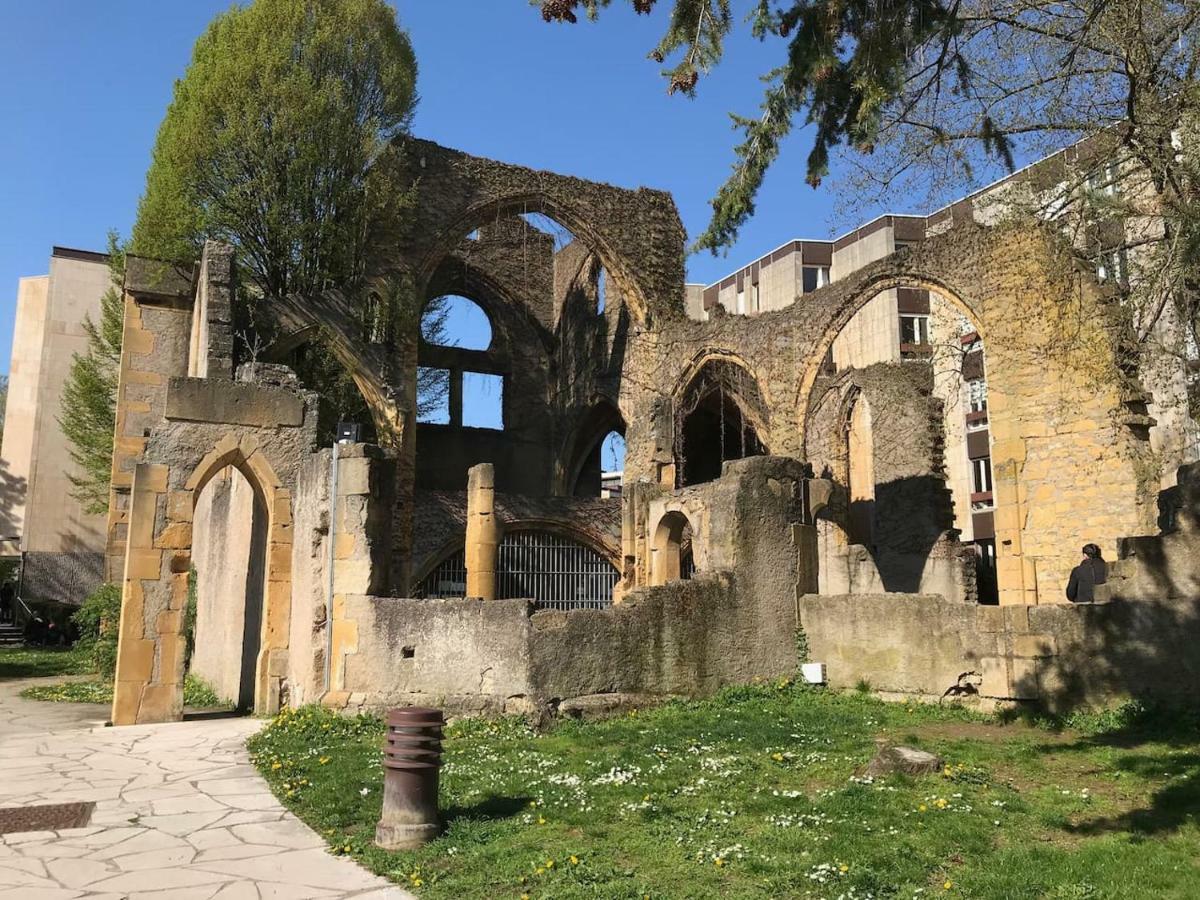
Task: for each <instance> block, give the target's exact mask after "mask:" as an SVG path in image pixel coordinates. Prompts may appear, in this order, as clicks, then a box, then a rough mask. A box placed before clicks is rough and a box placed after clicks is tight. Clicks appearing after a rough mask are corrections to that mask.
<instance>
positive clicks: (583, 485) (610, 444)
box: [574, 428, 625, 499]
mask: <svg viewBox="0 0 1200 900" xmlns="http://www.w3.org/2000/svg"><path fill="white" fill-rule="evenodd" d="M624 473H625V435H624V433H623V430H622V431H618V430H617V429H615V428H614V429H610V430H609V431H608V432H607V433H606V434H604V436H603V437H601V438H600V439H599V440H598V441H597V442H596V444H595V446H593V447H592V449H591V451H590V452H589V453H588V455H587V458H586V459H585V460H584V462H583V468H581V469H580V471H579V477H578V478H577V479H576V481H575V491H574V494H575V496H576V497H603V498H606V499H611V498H613V497H620V496H621V479H622V476H623V475H624Z"/></svg>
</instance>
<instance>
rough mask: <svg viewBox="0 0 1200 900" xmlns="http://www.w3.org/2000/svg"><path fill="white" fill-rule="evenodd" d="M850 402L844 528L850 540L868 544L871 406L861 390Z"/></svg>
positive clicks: (872, 519) (871, 528)
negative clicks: (845, 519)
mask: <svg viewBox="0 0 1200 900" xmlns="http://www.w3.org/2000/svg"><path fill="white" fill-rule="evenodd" d="M851 402H852V406H851V408H850V414H849V416H848V417H847V419H846V448H847V452H846V463H847V466H846V469H847V472H848V475H847V479H846V480H847V482H848V483H847V485H846V487H847V493H848V494H849V500H850V508H849V510H848V514H847V522H846V531H847V533H848V536H849V539H850V543H852V544H862V545H863V546H864V547H870V546H871V544H872V543H873V535H874V528H875V448H874V446H873V441H872V436H871V407H870V404H868V403H867V398H866V397H864V396H863V395H862V394H861V393H860V394H858V395H857V396H855V397H854V399H853V400H852V401H851Z"/></svg>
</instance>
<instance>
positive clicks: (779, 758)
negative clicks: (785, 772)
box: [771, 753, 783, 762]
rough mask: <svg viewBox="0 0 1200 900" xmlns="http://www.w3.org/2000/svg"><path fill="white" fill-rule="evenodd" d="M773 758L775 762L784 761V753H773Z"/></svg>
mask: <svg viewBox="0 0 1200 900" xmlns="http://www.w3.org/2000/svg"><path fill="white" fill-rule="evenodd" d="M771 759H773V760H775V762H783V754H782V753H772V754H771Z"/></svg>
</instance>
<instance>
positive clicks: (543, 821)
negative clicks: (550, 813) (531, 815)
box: [538, 816, 546, 825]
mask: <svg viewBox="0 0 1200 900" xmlns="http://www.w3.org/2000/svg"><path fill="white" fill-rule="evenodd" d="M538 824H539V825H545V824H546V820H545V819H544V818H543V817H541V816H538Z"/></svg>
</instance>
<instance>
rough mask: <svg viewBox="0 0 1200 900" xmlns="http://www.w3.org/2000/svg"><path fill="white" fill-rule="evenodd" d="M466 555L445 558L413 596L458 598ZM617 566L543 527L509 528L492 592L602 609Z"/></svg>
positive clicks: (549, 604) (543, 605)
mask: <svg viewBox="0 0 1200 900" xmlns="http://www.w3.org/2000/svg"><path fill="white" fill-rule="evenodd" d="M466 580H467V575H466V557H465V555H464V553H463V551H462V550H459V551H458V552H457V553H454V554H452V555H451V556H449V557H447V558H446V559H445V560H444V561H443V562H441V563H440V564H439V565H438V566H437V568H435V569H434V570H433V571H432V572H430V573H429V574H428V575H427V576H426V577H425V578H424V579H423V580H422V582H421V584H420V585H419V586H418V588H417V590H416V591H415V592H414V593H415V595H416V596H417V597H425V598H438V597H462V596H463V595H464V594H465V593H466ZM617 581H618V575H617V570H616V569H615V568H613V566H612V564H611V563H610V562H609V561H608V560H607V559H605V558H604V557H603V556H601V555H600V554H599V553H597V552H596V551H595V550H593V549H592V548H590V547H587V546H584V545H583V544H580V543H578V542H576V541H573V540H571V539H570V538H565V537H562V536H561V535H557V534H553V533H550V532H545V531H513V532H510V533H508V534H506V535H505V536H504V539H503V540H502V541H501V543H500V548H499V559H498V565H497V572H496V596H497V597H499V598H501V599H506V598H516V597H529V598H532V599H533V601H534V604H535V605H536V606H537V607H538V608H539V609H563V610H568V609H604V608H606V607H608V606H611V605H612V592H613V587H614V586H615V585H616V583H617Z"/></svg>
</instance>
